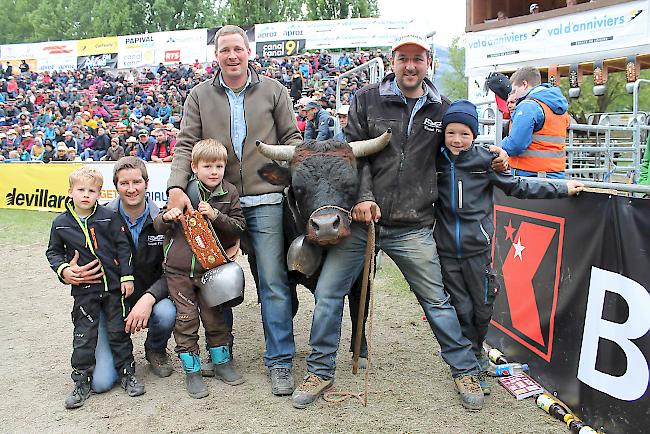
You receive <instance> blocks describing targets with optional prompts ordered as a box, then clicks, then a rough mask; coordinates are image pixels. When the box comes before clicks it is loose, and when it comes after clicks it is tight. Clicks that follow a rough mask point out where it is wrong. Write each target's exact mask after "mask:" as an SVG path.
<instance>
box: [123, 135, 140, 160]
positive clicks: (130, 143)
mask: <svg viewBox="0 0 650 434" xmlns="http://www.w3.org/2000/svg"><path fill="white" fill-rule="evenodd" d="M137 143H138V139H136V138H135V137H133V136H130V137H127V138H126V140H125V148H124V153H125V154H126V155H127V156H133V157H137V156H138V155H137V153H138V145H137Z"/></svg>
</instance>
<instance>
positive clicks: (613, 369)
mask: <svg viewBox="0 0 650 434" xmlns="http://www.w3.org/2000/svg"><path fill="white" fill-rule="evenodd" d="M495 203H496V205H495V207H494V225H495V231H494V243H493V259H494V268H495V269H496V270H497V273H498V280H499V284H500V286H501V290H500V292H499V296H498V297H497V299H496V302H495V304H494V316H493V319H492V324H491V327H490V332H489V334H488V342H489V343H490V344H491V345H492V346H496V347H497V348H500V349H501V350H502V351H503V352H504V353H506V355H507V356H508V357H509V359H511V360H513V361H518V362H522V363H523V362H525V363H528V364H529V365H530V369H531V376H532V377H533V378H535V379H536V380H537V381H539V382H540V383H541V384H542V385H543V386H544V387H545V388H546V389H547V390H549V391H551V392H557V394H558V397H559V398H560V399H561V400H562V401H564V402H565V403H566V404H567V405H569V407H570V408H571V409H572V410H573V411H574V412H575V413H576V414H577V415H578V416H580V417H581V418H583V420H585V421H586V422H587V423H589V425H591V426H593V427H594V428H600V427H603V428H604V429H605V430H606V431H607V432H608V433H615V432H620V433H629V432H644V431H645V416H646V413H647V409H648V408H649V405H650V398H649V393H648V379H649V374H648V360H649V357H650V334H648V331H649V330H650V294H649V291H650V248H649V247H650V201H649V200H647V199H635V198H628V197H618V196H610V195H607V194H598V193H582V194H581V195H580V197H578V198H570V199H558V200H552V201H551V200H520V199H514V198H509V197H505V196H504V195H503V194H502V193H501V192H497V194H496V197H495Z"/></svg>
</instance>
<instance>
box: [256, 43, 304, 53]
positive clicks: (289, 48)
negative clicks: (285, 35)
mask: <svg viewBox="0 0 650 434" xmlns="http://www.w3.org/2000/svg"><path fill="white" fill-rule="evenodd" d="M305 42H306V41H305V40H304V39H288V40H284V41H267V42H258V43H257V46H256V52H257V53H259V55H260V56H269V57H284V56H293V55H295V54H299V53H302V52H303V51H304V50H305Z"/></svg>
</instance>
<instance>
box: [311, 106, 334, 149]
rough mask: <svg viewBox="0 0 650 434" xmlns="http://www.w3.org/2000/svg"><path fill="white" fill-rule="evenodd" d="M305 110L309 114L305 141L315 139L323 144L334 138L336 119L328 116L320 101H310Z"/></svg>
mask: <svg viewBox="0 0 650 434" xmlns="http://www.w3.org/2000/svg"><path fill="white" fill-rule="evenodd" d="M305 110H306V112H307V124H306V125H305V140H309V139H315V140H318V141H319V142H321V141H324V140H327V139H331V138H332V137H334V119H333V118H332V117H331V116H330V115H329V114H327V112H326V111H325V109H323V107H322V106H321V105H320V103H319V102H318V101H309V102H308V103H307V105H306V106H305Z"/></svg>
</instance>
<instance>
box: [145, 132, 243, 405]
mask: <svg viewBox="0 0 650 434" xmlns="http://www.w3.org/2000/svg"><path fill="white" fill-rule="evenodd" d="M227 159H228V153H227V151H226V148H225V147H224V146H223V145H222V144H221V143H219V142H218V141H216V140H214V139H204V140H201V141H199V142H198V143H196V145H194V147H193V148H192V171H193V172H194V177H193V178H192V179H191V180H190V184H192V183H196V184H197V185H196V188H190V186H189V185H188V188H187V189H186V191H188V192H191V191H195V192H198V196H199V197H198V198H192V197H190V199H191V200H193V202H194V203H198V206H197V210H198V211H199V212H200V213H201V214H202V215H204V216H205V217H206V218H207V219H208V221H209V222H210V223H211V224H212V227H213V228H214V231H215V233H216V234H217V237H218V238H219V241H220V242H221V244H222V246H223V247H224V248H225V249H226V250H228V249H229V248H231V247H233V246H235V245H236V244H237V241H238V240H239V237H240V236H241V234H242V233H243V232H244V230H245V229H246V220H245V219H244V213H243V211H242V209H241V205H240V203H239V195H238V193H237V188H236V187H235V186H234V185H232V184H230V183H229V182H227V181H225V180H224V179H223V174H224V171H225V169H226V161H227ZM192 187H194V186H192ZM189 194H190V195H191V194H192V193H189ZM182 215H183V211H182V210H180V209H178V208H171V209H168V210H164V212H161V213H160V214H159V215H158V217H156V219H155V220H154V226H155V228H156V230H157V231H158V232H159V233H165V242H164V251H165V261H164V269H165V274H166V276H167V286H168V287H169V296H170V297H171V298H172V300H173V301H174V303H175V304H176V324H175V326H174V339H175V340H176V352H177V353H178V355H179V358H180V359H181V364H182V366H183V370H184V371H185V374H186V375H185V386H186V388H187V392H188V394H189V395H190V396H191V397H192V398H197V399H198V398H203V397H205V396H207V395H208V390H207V387H206V385H205V383H204V382H203V378H202V377H201V361H200V358H199V335H198V331H199V317H200V319H201V322H202V323H203V327H204V328H205V337H206V341H207V344H208V348H209V352H210V358H211V360H212V362H213V363H214V373H215V377H217V378H219V379H221V380H222V381H223V382H225V383H227V384H230V385H233V386H234V385H237V384H241V383H243V382H244V379H243V378H242V376H241V375H240V374H239V373H238V372H237V371H236V370H235V368H234V367H233V366H232V358H231V354H230V347H229V344H230V342H231V340H232V339H231V332H232V329H231V326H230V325H228V321H227V320H226V318H225V316H224V311H223V309H222V308H219V307H208V306H205V305H204V304H203V301H202V299H201V298H200V297H199V296H198V291H199V286H198V285H199V282H200V280H201V276H202V275H203V273H205V271H206V270H205V269H204V268H203V267H202V266H201V264H200V263H199V262H198V261H197V260H196V257H195V256H194V253H193V252H192V249H191V248H190V245H189V244H188V242H187V240H186V239H185V236H184V235H183V228H182V226H181V224H180V222H179V221H178V220H179V219H180V217H181V216H182Z"/></svg>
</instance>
